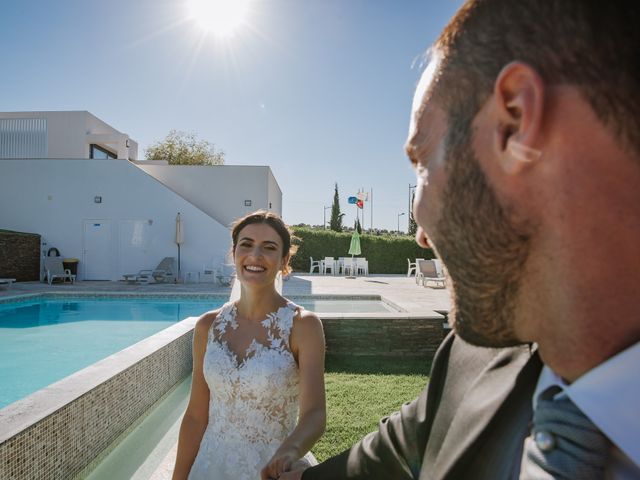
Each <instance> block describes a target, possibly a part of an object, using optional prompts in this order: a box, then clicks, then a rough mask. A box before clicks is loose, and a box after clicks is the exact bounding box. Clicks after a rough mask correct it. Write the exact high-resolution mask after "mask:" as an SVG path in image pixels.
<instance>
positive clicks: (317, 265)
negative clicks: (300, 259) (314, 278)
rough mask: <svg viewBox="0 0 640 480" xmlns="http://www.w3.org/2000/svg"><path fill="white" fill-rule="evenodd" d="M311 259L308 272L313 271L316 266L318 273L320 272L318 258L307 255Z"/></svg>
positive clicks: (320, 263) (320, 267) (320, 265)
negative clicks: (314, 258)
mask: <svg viewBox="0 0 640 480" xmlns="http://www.w3.org/2000/svg"><path fill="white" fill-rule="evenodd" d="M309 259H310V260H311V267H310V268H309V273H313V271H314V270H315V269H316V268H317V269H318V273H322V262H321V261H320V260H315V261H314V260H313V257H309Z"/></svg>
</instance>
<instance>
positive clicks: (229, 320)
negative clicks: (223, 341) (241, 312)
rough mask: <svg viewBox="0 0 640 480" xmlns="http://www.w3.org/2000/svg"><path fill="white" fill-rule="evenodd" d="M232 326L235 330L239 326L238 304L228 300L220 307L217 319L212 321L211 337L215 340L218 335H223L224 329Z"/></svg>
mask: <svg viewBox="0 0 640 480" xmlns="http://www.w3.org/2000/svg"><path fill="white" fill-rule="evenodd" d="M227 326H230V327H231V328H233V329H234V330H235V329H236V328H238V322H237V321H236V304H235V303H234V302H227V303H225V304H224V305H222V307H221V308H220V311H219V312H218V315H216V319H215V320H214V321H213V322H212V323H211V327H210V328H209V339H210V340H213V339H214V338H215V337H216V335H217V336H221V335H222V334H223V333H224V331H225V330H226V329H227Z"/></svg>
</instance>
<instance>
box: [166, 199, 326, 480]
mask: <svg viewBox="0 0 640 480" xmlns="http://www.w3.org/2000/svg"><path fill="white" fill-rule="evenodd" d="M231 237H232V242H233V257H234V262H235V266H236V272H237V281H239V282H240V287H241V288H240V298H239V299H238V300H237V301H235V302H233V301H230V302H228V303H226V304H225V305H223V306H222V307H221V308H219V309H218V310H215V311H212V312H209V313H206V314H204V315H203V316H202V317H200V319H199V320H198V322H197V324H196V327H195V331H194V339H193V380H192V385H191V397H190V399H189V404H188V406H187V410H186V412H185V415H184V418H183V420H182V425H181V427H180V437H179V440H178V454H177V458H176V466H175V470H174V473H173V478H174V480H176V479H186V478H188V479H189V480H199V479H216V480H231V479H234V480H245V479H246V480H255V479H259V478H262V479H277V478H278V477H279V476H280V475H281V474H282V473H283V472H286V471H289V470H291V469H293V468H298V467H302V466H309V465H313V464H315V463H317V462H316V461H315V458H313V455H311V453H307V452H309V449H310V448H311V447H312V446H313V445H314V444H315V442H316V441H317V440H318V439H319V438H320V436H321V435H322V433H323V432H324V428H325V419H326V408H325V392H324V334H323V332H322V324H321V323H320V320H319V319H318V317H317V316H316V315H315V314H314V313H312V312H309V311H306V310H304V309H303V308H301V307H299V306H297V305H295V304H294V303H292V302H290V301H289V300H287V299H286V298H284V297H282V296H281V295H280V294H279V293H278V292H277V290H276V288H275V285H274V282H275V279H276V276H277V274H278V272H283V273H284V274H286V273H288V272H289V259H290V256H291V253H292V252H291V250H292V249H291V234H290V232H289V230H288V229H287V227H286V225H285V224H284V222H283V221H282V220H281V219H280V218H279V217H278V216H276V215H274V214H273V213H269V212H265V211H258V212H254V213H252V214H249V215H247V216H245V217H243V218H241V219H239V220H237V221H236V223H235V224H234V226H233V229H232V232H231Z"/></svg>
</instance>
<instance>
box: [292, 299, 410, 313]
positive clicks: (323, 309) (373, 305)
mask: <svg viewBox="0 0 640 480" xmlns="http://www.w3.org/2000/svg"><path fill="white" fill-rule="evenodd" d="M292 301H293V302H294V303H296V304H297V305H300V306H301V307H304V308H306V309H307V310H311V311H312V312H318V313H359V314H362V313H391V312H396V313H397V312H398V311H397V310H396V309H394V308H392V307H391V306H389V305H387V304H386V303H384V302H382V301H380V300H353V299H341V300H332V299H323V298H321V299H306V298H305V299H303V300H300V301H296V299H295V298H294V299H292Z"/></svg>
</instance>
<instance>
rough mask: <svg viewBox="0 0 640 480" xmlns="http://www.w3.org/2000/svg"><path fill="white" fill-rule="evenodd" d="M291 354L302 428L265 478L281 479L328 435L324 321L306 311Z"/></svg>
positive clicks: (290, 438) (268, 467) (283, 447)
mask: <svg viewBox="0 0 640 480" xmlns="http://www.w3.org/2000/svg"><path fill="white" fill-rule="evenodd" d="M290 338H291V351H292V352H293V354H294V356H295V357H296V360H297V362H298V368H299V371H300V398H299V406H300V416H299V418H298V425H297V426H296V428H295V429H294V430H293V432H291V435H289V436H288V437H287V438H286V439H285V441H284V442H282V445H280V447H279V448H278V450H277V451H276V453H275V454H274V456H273V458H272V459H271V460H270V461H269V463H267V465H266V466H265V467H264V468H263V469H262V471H261V472H260V474H261V478H262V479H268V478H278V476H279V475H280V474H281V473H282V472H285V471H288V470H289V469H290V468H291V465H292V464H293V462H295V461H296V460H298V459H299V458H300V457H302V456H303V455H304V454H305V453H307V452H308V451H309V450H310V449H311V447H313V445H314V444H315V443H316V442H317V441H318V439H319V438H320V437H321V436H322V434H323V433H324V429H325V425H326V418H327V412H326V401H325V392H324V350H325V347H324V333H323V331H322V323H321V322H320V319H319V318H318V317H317V316H316V315H315V314H314V313H312V312H308V311H306V310H302V311H301V313H300V317H299V318H296V320H295V321H294V323H293V328H292V331H291V337H290Z"/></svg>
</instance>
